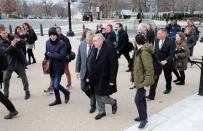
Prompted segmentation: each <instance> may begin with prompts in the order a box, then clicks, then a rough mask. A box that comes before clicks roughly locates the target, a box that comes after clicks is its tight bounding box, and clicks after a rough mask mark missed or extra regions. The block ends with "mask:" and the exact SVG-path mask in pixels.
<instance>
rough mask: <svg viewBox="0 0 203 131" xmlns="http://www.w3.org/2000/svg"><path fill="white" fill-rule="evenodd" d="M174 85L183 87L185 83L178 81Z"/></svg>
mask: <svg viewBox="0 0 203 131" xmlns="http://www.w3.org/2000/svg"><path fill="white" fill-rule="evenodd" d="M176 85H185V82H183V81H179V82H177V83H176Z"/></svg>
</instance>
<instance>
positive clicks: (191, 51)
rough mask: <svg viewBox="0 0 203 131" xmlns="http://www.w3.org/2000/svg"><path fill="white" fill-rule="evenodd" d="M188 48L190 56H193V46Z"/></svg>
mask: <svg viewBox="0 0 203 131" xmlns="http://www.w3.org/2000/svg"><path fill="white" fill-rule="evenodd" d="M189 50H190V56H193V50H194V46H193V47H191V48H189Z"/></svg>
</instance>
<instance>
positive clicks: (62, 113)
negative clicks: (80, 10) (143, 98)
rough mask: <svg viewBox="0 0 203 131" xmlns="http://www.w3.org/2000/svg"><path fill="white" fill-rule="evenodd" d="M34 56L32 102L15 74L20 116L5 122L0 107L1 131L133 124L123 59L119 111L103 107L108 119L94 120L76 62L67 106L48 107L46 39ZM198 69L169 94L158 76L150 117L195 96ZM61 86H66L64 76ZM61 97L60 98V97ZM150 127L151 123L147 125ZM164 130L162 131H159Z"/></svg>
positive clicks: (114, 128) (115, 128) (81, 130)
mask: <svg viewBox="0 0 203 131" xmlns="http://www.w3.org/2000/svg"><path fill="white" fill-rule="evenodd" d="M78 38H79V36H76V37H73V38H70V41H71V44H72V46H73V50H74V51H75V52H76V53H77V48H78V46H79V40H78ZM38 39H39V40H38V42H37V44H36V49H35V50H34V53H35V54H36V57H37V64H34V65H31V66H29V67H28V68H29V69H28V70H27V74H28V79H29V82H30V90H31V95H32V96H31V99H29V100H27V101H25V100H24V99H23V98H24V92H23V87H22V83H21V80H20V79H18V78H17V75H16V74H14V75H13V77H12V80H11V87H10V91H11V94H10V99H11V101H12V102H13V103H14V104H15V106H16V108H17V110H18V111H19V115H18V117H17V118H16V119H13V120H9V121H7V120H4V119H3V115H5V114H7V113H8V112H7V110H6V109H5V108H4V107H3V106H2V105H0V131H65V130H68V131H95V130H96V131H121V130H124V129H127V128H128V127H131V126H133V125H135V124H137V123H136V122H134V121H133V119H134V118H135V117H136V116H138V114H137V110H136V106H135V104H134V95H135V92H136V90H129V88H130V87H131V86H132V84H131V83H130V82H129V79H130V74H129V73H126V72H125V70H126V69H127V62H126V60H125V58H124V57H121V59H119V72H118V79H117V81H118V93H116V94H114V95H113V97H115V98H117V100H118V112H117V114H115V115H112V113H111V107H110V106H106V112H107V117H105V118H103V119H101V120H99V121H95V120H94V117H95V115H96V113H94V114H89V101H88V98H87V97H86V96H85V94H84V93H83V92H82V91H81V89H80V81H78V80H76V77H75V73H74V71H75V61H74V62H71V63H70V70H71V74H72V81H73V84H72V89H71V90H70V91H71V99H70V102H69V103H68V104H62V105H59V106H55V107H49V106H48V104H49V103H50V102H52V101H53V100H54V96H53V95H46V94H44V93H43V90H44V89H46V88H47V87H48V85H49V82H50V81H49V76H46V75H43V73H42V69H41V62H42V60H43V54H44V51H45V49H44V48H45V42H46V40H47V39H48V37H47V36H44V37H39V38H38ZM202 50H203V44H197V46H196V48H195V55H197V56H201V55H203V53H202ZM199 74H200V70H199V69H198V67H196V66H193V67H192V68H191V67H189V68H188V70H187V71H186V85H185V86H176V85H175V84H173V90H172V92H171V94H169V95H164V94H163V93H162V92H163V91H164V90H165V82H164V81H165V80H164V77H163V76H161V78H160V82H159V86H158V90H157V97H156V100H154V101H150V102H148V113H149V116H152V115H153V114H156V113H157V112H160V111H161V110H163V109H165V108H167V107H169V106H171V105H173V104H175V103H177V102H178V101H180V100H182V99H184V98H186V97H188V96H191V95H193V94H195V93H197V90H198V85H199ZM62 84H63V85H66V80H65V77H63V79H62ZM62 97H63V96H62ZM149 126H150V123H149ZM161 131H163V130H161Z"/></svg>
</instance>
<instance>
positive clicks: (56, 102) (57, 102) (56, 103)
mask: <svg viewBox="0 0 203 131" xmlns="http://www.w3.org/2000/svg"><path fill="white" fill-rule="evenodd" d="M59 104H61V101H54V102H52V103H50V104H49V106H55V105H59Z"/></svg>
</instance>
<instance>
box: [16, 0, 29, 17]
mask: <svg viewBox="0 0 203 131" xmlns="http://www.w3.org/2000/svg"><path fill="white" fill-rule="evenodd" d="M16 3H17V10H16V14H17V15H18V16H23V17H27V16H28V14H29V13H30V8H29V5H28V4H27V1H26V0H17V1H16Z"/></svg>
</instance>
